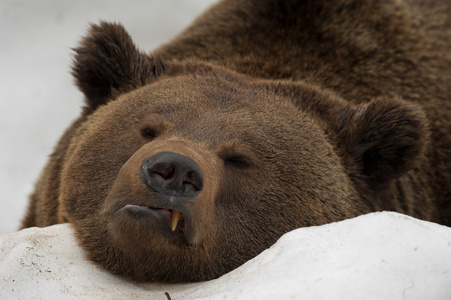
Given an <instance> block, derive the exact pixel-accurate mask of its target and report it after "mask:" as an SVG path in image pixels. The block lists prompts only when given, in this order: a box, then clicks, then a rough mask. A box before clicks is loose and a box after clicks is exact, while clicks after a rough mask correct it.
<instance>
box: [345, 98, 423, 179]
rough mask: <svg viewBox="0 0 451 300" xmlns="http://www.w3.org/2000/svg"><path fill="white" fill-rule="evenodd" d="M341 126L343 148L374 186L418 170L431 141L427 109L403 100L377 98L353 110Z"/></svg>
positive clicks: (346, 114) (349, 111) (348, 113)
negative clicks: (414, 168)
mask: <svg viewBox="0 0 451 300" xmlns="http://www.w3.org/2000/svg"><path fill="white" fill-rule="evenodd" d="M339 123H341V126H340V127H341V128H340V129H338V130H337V134H338V141H337V142H338V144H339V147H340V144H341V146H344V148H345V151H346V152H347V153H348V154H350V155H351V157H352V158H353V160H355V162H356V165H357V167H358V168H359V169H360V170H359V171H360V172H361V174H363V175H364V176H365V177H366V178H368V179H369V180H370V181H371V182H373V183H386V182H387V181H389V180H391V179H394V178H397V177H399V176H401V175H402V174H404V173H405V172H407V171H409V170H410V169H412V168H413V167H415V165H416V163H417V160H418V158H419V157H420V156H421V155H422V154H423V153H424V150H425V146H426V143H427V140H428V138H429V130H428V127H427V122H426V118H425V114H424V112H423V110H422V109H421V108H419V107H417V106H416V105H413V104H409V103H407V102H405V101H402V100H400V99H393V98H377V99H375V100H373V101H371V102H369V103H367V104H362V105H358V106H357V107H353V108H350V110H348V112H347V113H345V114H344V116H342V118H341V120H340V122H339Z"/></svg>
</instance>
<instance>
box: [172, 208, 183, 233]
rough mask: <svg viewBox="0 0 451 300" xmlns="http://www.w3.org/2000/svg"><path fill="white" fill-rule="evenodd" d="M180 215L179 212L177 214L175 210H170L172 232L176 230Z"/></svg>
mask: <svg viewBox="0 0 451 300" xmlns="http://www.w3.org/2000/svg"><path fill="white" fill-rule="evenodd" d="M180 215H181V212H179V211H177V210H172V218H171V229H172V231H175V229H176V228H177V224H178V222H179V219H180Z"/></svg>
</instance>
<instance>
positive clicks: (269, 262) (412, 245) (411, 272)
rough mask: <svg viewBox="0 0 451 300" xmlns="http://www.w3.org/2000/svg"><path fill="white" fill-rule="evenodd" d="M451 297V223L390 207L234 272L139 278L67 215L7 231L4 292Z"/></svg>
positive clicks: (35, 295)
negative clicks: (78, 233) (99, 255)
mask: <svg viewBox="0 0 451 300" xmlns="http://www.w3.org/2000/svg"><path fill="white" fill-rule="evenodd" d="M165 293H168V294H169V295H170V297H171V298H172V299H262V300H264V299H418V300H424V299H434V300H441V299H443V300H449V299H451V228H449V227H445V226H441V225H437V224H434V223H429V222H425V221H420V220H417V219H414V218H411V217H408V216H405V215H401V214H397V213H392V212H381V213H372V214H368V215H364V216H360V217H357V218H354V219H350V220H345V221H341V222H338V223H332V224H327V225H323V226H317V227H309V228H300V229H297V230H295V231H292V232H289V233H287V234H285V235H284V236H282V237H281V238H280V239H279V241H278V242H277V243H276V244H275V245H273V246H272V247H271V248H269V249H267V250H266V251H264V252H263V253H261V254H260V255H259V256H257V257H255V258H254V259H252V260H250V261H248V262H247V263H245V264H244V265H242V266H241V267H239V268H237V269H235V270H234V271H232V272H230V273H228V274H226V275H224V276H222V277H220V278H218V279H216V280H211V281H206V282H200V283H189V284H155V283H136V282H130V281H127V280H124V279H122V278H120V277H118V276H115V275H112V274H110V273H108V272H106V271H104V270H103V269H101V268H100V267H98V266H96V265H94V264H92V263H91V262H89V261H87V260H86V259H85V258H84V253H83V251H82V250H81V249H80V248H79V247H78V246H77V243H76V241H75V239H74V237H73V234H72V228H71V227H70V225H68V224H64V225H55V226H51V227H47V228H44V229H42V228H41V229H38V228H30V229H25V230H22V231H20V232H17V233H11V234H5V235H1V236H0V298H2V299H144V298H145V299H167V298H166V296H165Z"/></svg>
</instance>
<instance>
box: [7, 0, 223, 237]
mask: <svg viewBox="0 0 451 300" xmlns="http://www.w3.org/2000/svg"><path fill="white" fill-rule="evenodd" d="M213 2H214V0H189V1H180V0H164V1H162V0H147V1H137V0H133V1H117V0H113V1H111V0H108V1H106V0H90V1H87V0H85V1H71V0H39V1H35V0H0V45H1V46H0V87H1V88H0V204H1V209H0V234H2V233H8V232H13V231H15V230H16V229H17V228H18V226H19V224H20V219H21V218H22V216H23V214H24V211H25V208H26V205H27V201H28V200H27V198H28V195H29V194H30V193H31V191H32V189H33V185H34V182H35V181H36V179H37V178H38V175H39V172H40V170H41V169H42V168H43V166H44V164H45V162H46V161H47V156H48V155H49V154H51V152H52V148H53V146H54V144H55V143H56V141H57V139H58V138H59V136H60V135H61V134H62V132H63V130H64V129H65V128H66V127H67V126H68V125H69V123H70V122H71V121H72V120H73V119H74V118H75V117H76V116H77V115H78V113H79V112H80V106H81V104H82V96H81V93H80V92H78V90H77V89H76V88H75V87H74V85H73V83H72V77H71V75H70V74H69V72H70V64H71V55H72V53H71V50H70V48H72V47H74V46H76V44H77V42H78V41H79V39H80V36H81V35H83V34H84V33H85V31H86V27H87V24H88V23H89V22H98V21H99V20H108V21H118V22H121V23H123V24H124V25H125V27H126V29H127V30H128V31H129V33H130V34H131V36H132V37H133V39H134V40H135V42H136V44H137V45H138V46H139V47H140V49H142V50H146V51H147V50H149V51H150V50H152V49H154V48H156V47H157V46H158V45H160V44H161V43H164V42H167V41H168V40H169V39H170V38H172V37H173V36H174V35H175V34H177V33H178V32H179V31H180V30H181V29H182V28H184V27H185V26H187V25H188V24H189V23H190V22H191V21H192V20H193V18H194V17H195V16H197V15H198V14H199V13H200V12H202V11H203V10H204V9H205V8H206V7H208V6H209V5H211V3H213Z"/></svg>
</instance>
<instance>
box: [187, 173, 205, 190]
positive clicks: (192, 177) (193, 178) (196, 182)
mask: <svg viewBox="0 0 451 300" xmlns="http://www.w3.org/2000/svg"><path fill="white" fill-rule="evenodd" d="M183 185H184V186H185V187H186V188H187V189H188V188H191V187H192V188H193V189H194V190H195V191H200V190H202V187H203V180H201V178H199V175H198V174H197V173H196V172H194V171H190V172H187V173H186V174H185V177H183Z"/></svg>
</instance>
